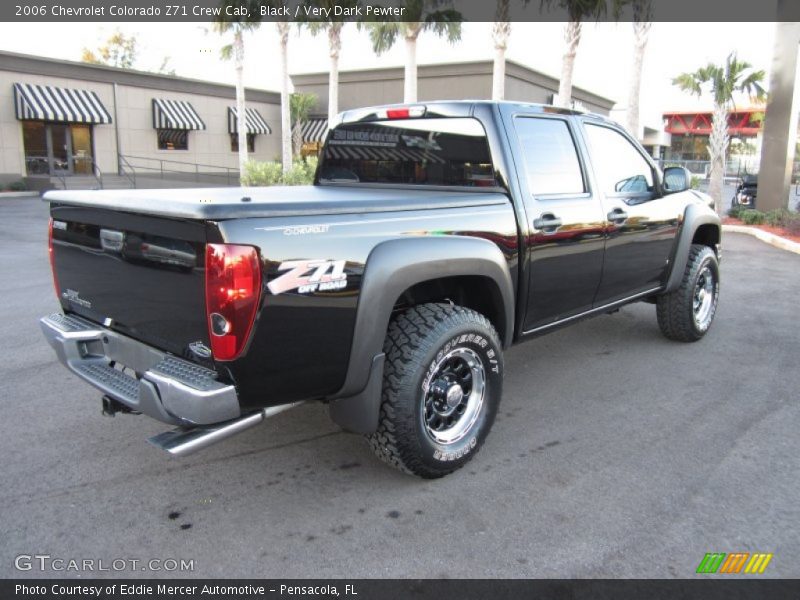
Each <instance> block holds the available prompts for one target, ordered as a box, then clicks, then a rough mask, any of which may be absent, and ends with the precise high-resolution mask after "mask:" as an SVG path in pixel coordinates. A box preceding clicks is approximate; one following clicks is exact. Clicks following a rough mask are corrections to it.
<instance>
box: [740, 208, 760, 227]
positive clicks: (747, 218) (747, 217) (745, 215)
mask: <svg viewBox="0 0 800 600" xmlns="http://www.w3.org/2000/svg"><path fill="white" fill-rule="evenodd" d="M739 218H740V219H741V220H742V222H743V223H744V224H745V225H763V224H764V221H765V219H766V215H765V214H764V213H763V212H761V211H760V210H754V209H752V208H749V209H747V210H743V211H742V212H741V213H740V216H739Z"/></svg>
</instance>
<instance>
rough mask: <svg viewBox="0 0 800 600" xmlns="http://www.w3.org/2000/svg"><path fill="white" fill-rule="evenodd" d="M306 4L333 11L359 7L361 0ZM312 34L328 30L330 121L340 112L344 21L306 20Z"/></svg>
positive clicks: (311, 0)
mask: <svg viewBox="0 0 800 600" xmlns="http://www.w3.org/2000/svg"><path fill="white" fill-rule="evenodd" d="M306 5H308V6H312V7H315V8H322V9H325V10H326V11H327V10H330V11H331V12H333V9H334V7H337V6H338V7H340V8H343V9H352V8H357V7H358V6H359V5H360V1H359V0H306ZM306 23H307V26H308V29H309V31H311V35H317V34H319V33H322V32H323V31H327V32H328V56H329V57H330V59H331V67H330V71H328V123H330V122H332V121H333V118H334V117H335V116H336V115H337V114H339V54H340V53H341V51H342V28H343V27H344V22H342V21H330V20H328V19H323V18H314V19H308V20H307V21H306Z"/></svg>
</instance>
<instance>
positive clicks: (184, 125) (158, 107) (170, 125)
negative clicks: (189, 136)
mask: <svg viewBox="0 0 800 600" xmlns="http://www.w3.org/2000/svg"><path fill="white" fill-rule="evenodd" d="M153 127H154V128H156V129H186V130H194V129H205V128H206V124H205V123H203V119H201V118H200V115H198V114H197V111H196V110H195V109H194V107H193V106H192V105H191V104H189V103H188V102H186V101H185V100H160V99H158V98H153Z"/></svg>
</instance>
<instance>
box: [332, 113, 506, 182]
mask: <svg viewBox="0 0 800 600" xmlns="http://www.w3.org/2000/svg"><path fill="white" fill-rule="evenodd" d="M319 180H320V182H321V183H394V184H398V183H399V184H411V185H444V186H470V187H494V186H496V185H497V183H496V181H495V177H494V168H493V167H492V160H491V155H490V153H489V144H488V142H487V140H486V132H485V131H484V130H483V127H482V126H481V124H480V123H479V122H478V121H477V120H476V119H471V118H450V119H403V120H393V121H377V122H370V123H347V124H343V125H340V126H339V127H337V128H336V129H334V130H333V131H331V133H330V135H329V137H328V141H327V143H326V145H325V149H324V150H323V154H322V164H321V165H320V170H319Z"/></svg>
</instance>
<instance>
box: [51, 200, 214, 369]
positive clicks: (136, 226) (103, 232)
mask: <svg viewBox="0 0 800 600" xmlns="http://www.w3.org/2000/svg"><path fill="white" fill-rule="evenodd" d="M50 214H51V217H52V218H53V251H52V261H53V268H54V273H55V277H56V285H57V286H58V288H59V289H58V293H59V301H60V302H61V305H62V307H63V308H64V309H65V310H66V311H70V312H74V313H77V314H78V315H81V316H83V317H85V318H87V319H89V320H91V321H94V322H96V323H100V324H104V325H105V326H106V327H110V328H111V329H113V330H116V331H119V332H120V333H122V334H124V335H128V336H130V337H133V338H135V339H137V340H140V341H142V342H145V343H147V344H150V345H152V346H155V347H157V348H160V349H162V350H164V351H168V352H171V353H173V354H176V355H179V356H184V357H186V358H188V359H192V360H197V359H198V358H200V357H202V355H203V354H204V352H203V347H205V348H209V347H210V345H209V340H208V329H207V326H206V317H205V243H206V231H205V224H204V223H203V222H198V221H189V220H177V219H166V218H159V217H153V216H139V215H132V214H130V213H127V214H122V213H119V212H115V211H113V210H103V209H99V208H94V207H74V206H63V205H58V204H53V205H51V213H50ZM190 345H192V347H193V348H195V349H196V350H197V349H198V348H199V349H200V354H197V353H196V352H192V351H190V349H189V348H190Z"/></svg>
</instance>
